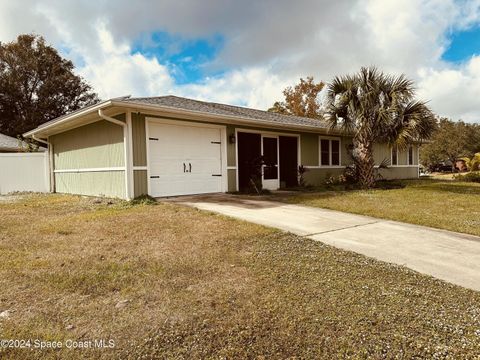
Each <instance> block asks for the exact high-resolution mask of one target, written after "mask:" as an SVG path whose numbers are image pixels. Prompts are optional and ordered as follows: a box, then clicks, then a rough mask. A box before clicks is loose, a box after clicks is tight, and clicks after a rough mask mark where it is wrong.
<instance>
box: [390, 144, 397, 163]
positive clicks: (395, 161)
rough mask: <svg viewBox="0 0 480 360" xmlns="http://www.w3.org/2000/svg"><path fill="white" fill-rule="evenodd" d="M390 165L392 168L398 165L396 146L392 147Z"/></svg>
mask: <svg viewBox="0 0 480 360" xmlns="http://www.w3.org/2000/svg"><path fill="white" fill-rule="evenodd" d="M390 163H391V165H392V166H396V165H398V148H397V147H396V146H393V147H392V155H391V159H390Z"/></svg>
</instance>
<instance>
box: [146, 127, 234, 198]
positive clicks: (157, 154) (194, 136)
mask: <svg viewBox="0 0 480 360" xmlns="http://www.w3.org/2000/svg"><path fill="white" fill-rule="evenodd" d="M222 133H223V131H222V128H221V127H218V126H203V125H200V124H199V125H197V124H195V125H189V124H188V123H187V124H185V125H183V124H181V123H180V122H178V121H177V122H176V123H175V124H172V123H162V122H155V121H149V122H148V163H149V179H148V181H149V187H150V190H149V194H150V195H151V196H154V197H162V196H175V195H190V194H205V193H215V192H222V191H225V190H224V189H225V185H224V178H225V172H224V166H223V163H222V152H223V150H224V141H222Z"/></svg>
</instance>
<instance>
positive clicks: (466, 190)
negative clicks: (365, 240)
mask: <svg viewBox="0 0 480 360" xmlns="http://www.w3.org/2000/svg"><path fill="white" fill-rule="evenodd" d="M397 183H400V184H401V185H402V186H404V187H403V188H397V189H389V190H384V189H375V190H368V191H365V190H348V191H345V190H340V189H338V188H337V189H335V190H328V189H323V190H322V191H318V192H306V193H298V194H295V195H293V196H290V195H289V196H285V195H277V196H276V197H277V199H280V200H283V201H287V202H291V203H296V204H304V205H308V206H315V207H321V208H326V209H332V210H340V211H345V212H351V213H355V214H362V215H369V216H374V217H378V218H384V219H390V220H397V221H403V222H407V223H412V224H418V225H425V226H431V227H435V228H439V229H446V230H452V231H458V232H463V233H467V234H473V235H479V236H480V184H478V183H467V182H456V181H448V180H444V181H442V180H434V179H422V180H406V181H402V182H397Z"/></svg>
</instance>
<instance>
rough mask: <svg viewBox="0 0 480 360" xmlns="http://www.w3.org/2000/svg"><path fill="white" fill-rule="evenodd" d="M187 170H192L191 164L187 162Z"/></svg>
mask: <svg viewBox="0 0 480 360" xmlns="http://www.w3.org/2000/svg"><path fill="white" fill-rule="evenodd" d="M188 172H192V164H190V163H188Z"/></svg>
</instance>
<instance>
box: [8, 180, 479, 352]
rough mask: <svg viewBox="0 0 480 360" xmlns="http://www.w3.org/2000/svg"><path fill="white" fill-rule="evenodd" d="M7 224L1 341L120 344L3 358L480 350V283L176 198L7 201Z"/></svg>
mask: <svg viewBox="0 0 480 360" xmlns="http://www.w3.org/2000/svg"><path fill="white" fill-rule="evenodd" d="M432 186H433V184H432ZM437 186H438V185H437ZM459 186H460V185H459ZM410 191H414V190H410ZM330 196H332V195H330ZM339 197H341V195H339ZM0 219H1V220H0V258H1V259H2V261H1V262H0V313H2V312H4V311H8V316H6V317H2V318H0V334H1V336H0V338H2V339H40V340H43V341H47V340H48V341H62V342H65V341H67V340H68V339H73V340H75V341H82V342H84V341H88V340H95V339H106V340H113V341H114V343H115V348H114V349H96V350H95V349H83V350H82V349H66V348H63V349H59V350H52V349H45V350H38V349H37V350H28V349H5V348H4V349H0V358H5V359H26V358H29V359H31V358H33V359H49V358H50V359H58V358H68V359H76V358H90V359H101V358H103V359H107V358H119V359H129V358H130V359H138V358H147V359H149V358H282V359H283V358H294V357H296V358H323V359H334V358H354V359H360V358H376V359H378V358H396V357H397V358H408V359H411V358H436V359H442V358H447V357H448V358H452V359H453V358H456V359H460V358H461V359H467V358H475V356H477V355H478V353H479V349H480V293H479V292H475V291H473V290H468V289H464V288H461V287H458V286H454V285H451V284H447V283H445V282H442V281H439V280H435V279H433V278H431V277H428V276H424V275H421V274H419V273H416V272H414V271H411V270H409V269H406V268H403V267H399V266H393V265H390V264H386V263H382V262H379V261H375V260H373V259H369V258H366V257H364V256H361V255H357V254H354V253H351V252H347V251H342V250H338V249H335V248H332V247H329V246H326V245H322V244H321V243H318V242H314V241H311V240H308V239H305V238H301V237H297V236H293V235H291V234H285V233H281V232H279V231H276V230H272V229H268V228H265V227H261V226H257V225H253V224H250V223H246V222H241V221H236V220H233V219H228V218H225V217H223V216H220V215H215V214H212V213H208V212H202V211H199V210H195V209H191V208H186V207H181V206H178V205H174V204H165V203H160V204H157V205H146V204H140V205H131V204H128V203H125V202H109V201H107V200H95V199H88V198H82V197H75V196H63V195H54V194H53V195H52V194H51V195H28V196H19V197H17V198H13V199H12V198H1V197H0Z"/></svg>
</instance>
